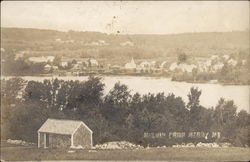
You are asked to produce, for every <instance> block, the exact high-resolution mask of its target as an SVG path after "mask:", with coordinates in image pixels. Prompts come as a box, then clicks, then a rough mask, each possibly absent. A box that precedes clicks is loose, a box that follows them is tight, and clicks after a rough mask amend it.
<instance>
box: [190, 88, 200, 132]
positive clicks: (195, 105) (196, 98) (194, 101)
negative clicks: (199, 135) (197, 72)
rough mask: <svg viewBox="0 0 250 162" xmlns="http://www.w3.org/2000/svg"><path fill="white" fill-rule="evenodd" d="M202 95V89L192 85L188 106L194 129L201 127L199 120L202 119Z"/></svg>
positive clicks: (191, 126)
mask: <svg viewBox="0 0 250 162" xmlns="http://www.w3.org/2000/svg"><path fill="white" fill-rule="evenodd" d="M200 95H201V90H199V89H198V88H194V87H191V89H190V93H189V94H188V100H189V101H188V104H187V108H188V109H189V110H190V111H189V114H190V115H189V124H190V128H191V129H192V130H197V129H198V128H199V126H198V125H199V123H200V122H199V120H200V115H201V114H200V113H201V106H200Z"/></svg>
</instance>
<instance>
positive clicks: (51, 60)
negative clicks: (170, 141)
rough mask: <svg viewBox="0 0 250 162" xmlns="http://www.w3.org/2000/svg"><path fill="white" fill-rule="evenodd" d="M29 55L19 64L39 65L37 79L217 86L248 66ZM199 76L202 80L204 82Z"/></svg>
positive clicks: (218, 59) (20, 56)
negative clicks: (107, 78) (134, 79)
mask: <svg viewBox="0 0 250 162" xmlns="http://www.w3.org/2000/svg"><path fill="white" fill-rule="evenodd" d="M1 51H2V52H3V53H4V51H5V50H4V49H3V48H1ZM27 53H28V54H29V55H30V53H29V51H28V52H27V51H21V52H17V53H16V54H15V60H16V61H18V60H24V62H26V63H27V64H28V65H30V66H31V67H32V66H33V65H38V64H39V65H40V66H42V69H41V71H39V72H37V74H35V75H41V76H50V75H53V76H88V75H131V76H156V77H170V78H172V80H176V81H191V82H195V81H197V82H202V81H203V82H212V83H216V82H218V80H219V78H216V77H218V74H219V73H221V72H222V69H223V68H224V70H227V69H234V68H235V67H238V68H241V67H242V66H247V64H248V63H247V60H246V59H238V58H235V57H233V55H211V56H210V57H208V58H188V56H187V55H186V54H185V53H184V54H181V55H180V56H178V57H177V58H174V59H173V58H170V59H169V60H162V61H155V60H152V59H151V60H145V59H134V58H133V57H131V59H130V60H127V63H125V64H116V63H115V62H114V63H113V64H111V63H107V62H106V61H103V60H100V59H97V58H94V57H88V58H68V57H64V56H62V57H58V56H52V55H51V56H30V57H27V56H26V54H27ZM4 62H5V60H4V59H2V63H4ZM225 68H227V69H225ZM199 76H201V77H200V79H199ZM211 76H212V77H211ZM190 78H191V79H190Z"/></svg>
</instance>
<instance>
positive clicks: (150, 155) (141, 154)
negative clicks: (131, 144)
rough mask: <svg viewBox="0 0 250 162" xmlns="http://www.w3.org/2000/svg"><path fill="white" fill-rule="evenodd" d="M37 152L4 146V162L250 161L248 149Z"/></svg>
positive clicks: (35, 149) (40, 150) (31, 148)
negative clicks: (102, 161)
mask: <svg viewBox="0 0 250 162" xmlns="http://www.w3.org/2000/svg"><path fill="white" fill-rule="evenodd" d="M68 151H69V150H58V149H38V148H36V147H35V146H32V147H30V146H29V147H24V146H3V147H1V160H7V161H14V160H19V161H20V160H32V161H34V160H37V161H40V160H154V161H155V160H171V161H172V160H174V161H175V160H176V161H183V160H185V161H203V160H209V161H210V160H212V161H249V160H250V149H249V148H236V147H232V148H171V147H169V148H150V149H140V150H75V152H68Z"/></svg>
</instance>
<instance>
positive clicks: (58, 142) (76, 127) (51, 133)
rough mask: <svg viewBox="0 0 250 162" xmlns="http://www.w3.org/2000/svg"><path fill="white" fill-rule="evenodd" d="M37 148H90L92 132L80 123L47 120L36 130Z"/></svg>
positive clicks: (75, 121)
mask: <svg viewBox="0 0 250 162" xmlns="http://www.w3.org/2000/svg"><path fill="white" fill-rule="evenodd" d="M37 133H38V148H42V147H43V148H75V147H77V148H91V147H92V146H93V142H92V134H93V132H92V130H91V129H90V128H89V127H88V126H87V125H86V124H84V123H83V122H82V121H77V120H60V119H47V121H46V122H45V123H44V124H43V125H42V126H41V128H40V129H39V130H38V132H37Z"/></svg>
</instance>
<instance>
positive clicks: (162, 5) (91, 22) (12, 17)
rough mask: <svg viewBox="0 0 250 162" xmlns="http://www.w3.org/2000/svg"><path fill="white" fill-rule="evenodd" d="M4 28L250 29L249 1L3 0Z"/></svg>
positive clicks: (158, 31)
mask: <svg viewBox="0 0 250 162" xmlns="http://www.w3.org/2000/svg"><path fill="white" fill-rule="evenodd" d="M1 26H2V27H22V28H39V29H54V30H60V31H68V30H74V31H98V32H104V33H117V32H118V31H119V33H120V34H171V33H186V32H220V31H234V30H246V29H249V2H248V1H155V2H153V1H71V2H70V1H2V2H1Z"/></svg>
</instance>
